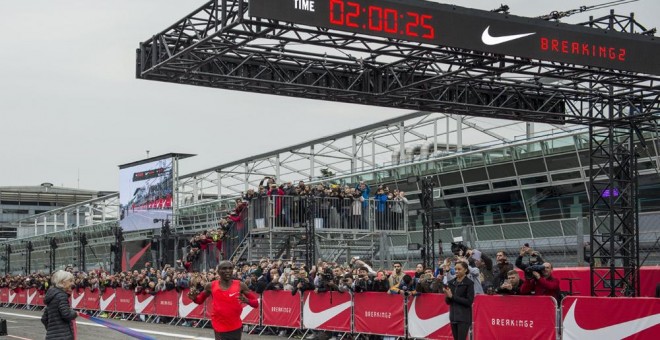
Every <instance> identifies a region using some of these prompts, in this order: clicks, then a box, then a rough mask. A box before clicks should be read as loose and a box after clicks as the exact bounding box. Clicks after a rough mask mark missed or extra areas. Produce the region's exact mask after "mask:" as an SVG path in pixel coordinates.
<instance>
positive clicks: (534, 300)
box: [472, 295, 602, 340]
mask: <svg viewBox="0 0 660 340" xmlns="http://www.w3.org/2000/svg"><path fill="white" fill-rule="evenodd" d="M556 306H557V304H556V302H555V300H554V299H553V298H552V297H549V296H501V295H477V296H475V298H474V304H473V305H472V319H473V322H474V329H473V334H474V338H475V339H477V340H480V339H508V338H510V337H511V334H516V338H519V339H547V340H555V339H556V335H557V314H556V311H557V307H556ZM601 340H602V339H601Z"/></svg>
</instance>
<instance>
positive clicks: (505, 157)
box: [486, 148, 513, 164]
mask: <svg viewBox="0 0 660 340" xmlns="http://www.w3.org/2000/svg"><path fill="white" fill-rule="evenodd" d="M486 160H487V162H488V164H494V163H501V162H507V161H511V160H513V152H512V150H511V148H501V149H497V150H492V151H487V152H486Z"/></svg>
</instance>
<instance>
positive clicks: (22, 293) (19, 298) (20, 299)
mask: <svg viewBox="0 0 660 340" xmlns="http://www.w3.org/2000/svg"><path fill="white" fill-rule="evenodd" d="M14 303H16V304H19V305H27V290H25V289H19V290H18V291H17V292H16V298H15V299H14Z"/></svg>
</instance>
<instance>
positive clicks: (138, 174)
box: [119, 157, 174, 231]
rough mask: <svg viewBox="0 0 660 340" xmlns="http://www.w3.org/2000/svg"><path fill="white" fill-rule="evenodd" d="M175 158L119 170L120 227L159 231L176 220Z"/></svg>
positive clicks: (126, 229)
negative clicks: (174, 193) (174, 194)
mask: <svg viewBox="0 0 660 340" xmlns="http://www.w3.org/2000/svg"><path fill="white" fill-rule="evenodd" d="M173 183H174V182H173V180H172V158H171V157H168V158H163V159H160V160H155V161H150V162H145V163H140V164H136V165H131V166H126V167H124V168H120V169H119V205H120V222H119V225H120V226H121V228H122V229H123V230H124V231H135V230H144V229H153V228H159V227H161V226H162V224H163V223H165V221H169V222H171V220H172V202H173V197H172V192H173V190H172V189H173V188H172V187H173Z"/></svg>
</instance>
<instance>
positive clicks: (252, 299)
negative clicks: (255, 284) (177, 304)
mask: <svg viewBox="0 0 660 340" xmlns="http://www.w3.org/2000/svg"><path fill="white" fill-rule="evenodd" d="M233 270H234V265H233V264H232V263H231V262H229V261H222V262H220V264H218V267H217V268H216V272H217V273H219V274H220V280H216V281H212V282H210V283H207V284H206V286H204V290H203V291H202V292H201V293H199V294H198V293H197V292H196V291H194V290H191V291H190V294H189V296H188V297H189V298H190V299H191V300H193V301H194V302H195V303H197V304H202V303H204V300H206V298H207V297H209V296H212V297H213V303H212V308H213V311H212V312H211V325H212V326H213V330H214V331H215V339H216V340H240V339H241V334H242V331H243V322H242V321H241V311H243V306H241V302H244V303H247V304H248V305H250V306H252V307H254V308H258V307H259V300H257V294H256V293H254V292H252V291H251V290H250V289H248V287H247V286H246V285H245V283H243V282H241V281H239V280H233V279H232V274H233Z"/></svg>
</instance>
